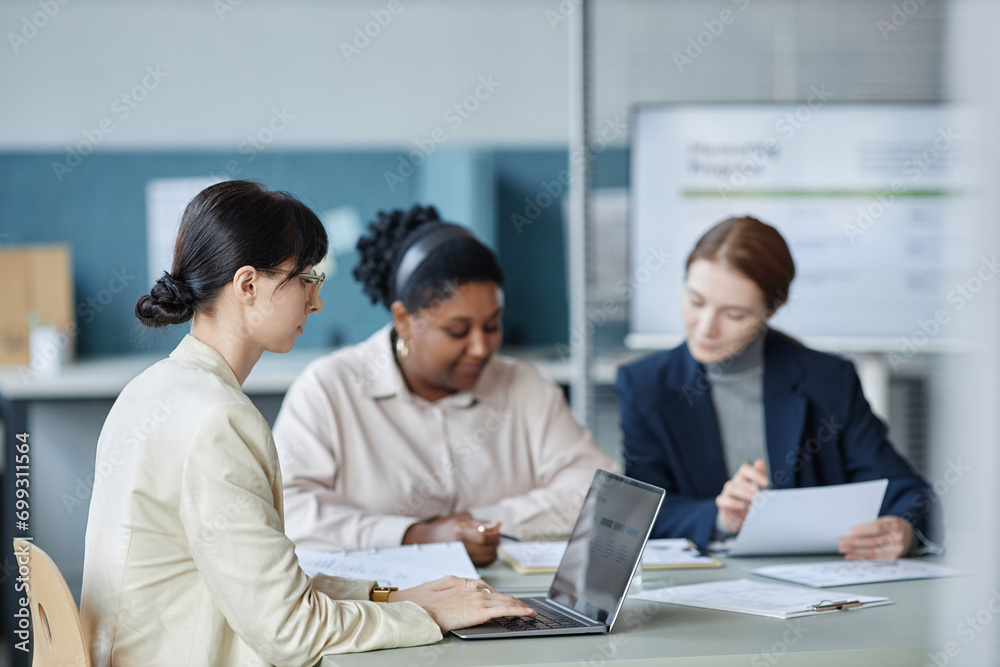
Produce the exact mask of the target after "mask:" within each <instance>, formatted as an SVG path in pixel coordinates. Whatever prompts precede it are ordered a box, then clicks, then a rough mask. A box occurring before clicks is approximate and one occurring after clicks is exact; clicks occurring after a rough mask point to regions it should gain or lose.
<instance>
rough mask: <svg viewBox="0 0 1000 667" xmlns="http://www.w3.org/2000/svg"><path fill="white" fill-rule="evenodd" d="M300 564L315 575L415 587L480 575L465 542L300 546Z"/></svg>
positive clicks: (399, 586)
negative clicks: (330, 548) (347, 547)
mask: <svg viewBox="0 0 1000 667" xmlns="http://www.w3.org/2000/svg"><path fill="white" fill-rule="evenodd" d="M295 553H296V555H297V556H298V557H299V567H301V568H302V569H303V570H304V571H305V573H306V574H308V575H309V576H310V577H314V576H316V575H317V574H326V575H329V576H332V577H346V578H348V579H367V580H373V581H377V582H378V583H379V584H381V585H382V586H396V587H397V588H411V587H413V586H419V585H420V584H426V583H427V582H429V581H434V580H435V579H440V578H441V577H444V576H446V575H449V574H452V575H455V576H456V577H468V578H470V579H479V572H477V571H476V567H475V566H474V565H473V564H472V561H471V560H469V553H468V552H467V551H466V550H465V545H463V544H462V543H461V542H437V543H434V544H407V545H404V546H398V547H373V548H370V549H350V550H344V551H308V550H305V549H296V551H295Z"/></svg>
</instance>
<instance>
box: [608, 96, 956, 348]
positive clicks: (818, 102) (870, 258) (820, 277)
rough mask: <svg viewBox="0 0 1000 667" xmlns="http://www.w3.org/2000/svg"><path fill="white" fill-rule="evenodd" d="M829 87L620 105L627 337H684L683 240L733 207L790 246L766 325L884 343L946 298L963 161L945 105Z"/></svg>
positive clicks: (861, 343) (949, 297) (653, 342)
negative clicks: (800, 95)
mask: <svg viewBox="0 0 1000 667" xmlns="http://www.w3.org/2000/svg"><path fill="white" fill-rule="evenodd" d="M829 97H830V95H829V93H828V92H826V91H824V90H823V89H821V88H817V89H814V91H813V94H812V96H811V97H810V98H809V100H808V101H807V102H805V103H802V104H788V105H785V104H746V105H733V104H713V105H655V106H640V107H637V108H636V109H635V110H634V113H633V117H632V125H631V132H632V138H631V142H632V144H631V183H632V187H631V194H630V214H629V250H628V252H629V271H630V275H631V276H632V277H633V278H635V280H633V281H632V283H633V289H632V290H631V291H630V294H629V336H628V338H627V342H628V344H629V345H630V346H633V347H663V346H666V345H673V344H677V343H678V342H680V340H682V339H683V323H682V320H681V314H680V298H681V293H682V288H683V280H684V270H685V266H684V264H685V261H686V258H687V255H688V253H689V252H690V251H691V249H692V248H693V247H694V244H695V242H696V241H697V239H698V238H699V237H700V236H701V235H702V234H703V233H704V232H705V231H706V230H707V229H709V228H710V227H711V226H713V225H714V224H716V223H718V222H720V221H722V220H724V219H725V218H729V217H739V216H744V215H752V216H754V217H757V218H759V219H761V220H763V221H764V222H767V223H768V224H771V225H773V226H775V227H777V228H778V230H779V231H780V232H781V233H782V235H783V236H784V237H785V240H786V241H787V242H788V243H789V246H790V247H791V251H792V257H793V258H794V260H795V264H796V277H795V281H794V282H793V283H792V288H791V293H790V298H789V302H788V304H787V305H786V306H785V307H784V308H782V309H781V310H780V311H779V313H778V314H777V315H776V316H775V317H774V319H773V320H772V324H773V326H774V327H775V328H780V329H782V330H784V331H786V332H787V333H789V334H792V335H794V336H797V337H801V338H803V339H805V340H807V341H817V340H824V341H827V342H830V344H835V343H833V342H832V341H839V343H841V344H843V346H844V347H854V348H856V349H872V350H879V349H885V350H891V349H893V348H894V346H898V344H899V341H900V338H901V337H908V336H911V335H912V334H913V333H914V331H915V330H918V329H919V327H920V323H921V322H926V321H927V320H928V318H930V319H934V317H935V314H939V311H941V310H944V311H946V312H949V313H950V312H953V311H954V309H955V301H956V298H955V295H954V294H953V293H950V291H949V290H950V288H952V287H954V286H955V281H956V279H957V277H958V276H957V274H958V272H957V271H956V270H955V267H956V265H957V263H958V261H959V255H960V252H961V251H962V241H961V238H960V235H959V233H958V232H957V227H958V225H956V224H955V220H954V216H955V212H954V211H955V208H956V206H957V204H958V200H959V195H960V192H959V188H958V184H959V183H960V182H962V178H961V171H962V169H963V163H964V162H967V160H965V159H964V158H965V150H964V148H963V146H962V134H963V133H962V129H961V123H960V117H959V115H958V114H957V113H956V112H955V111H954V110H953V109H951V108H950V107H948V106H945V105H935V104H865V105H861V104H835V103H833V102H832V101H829ZM664 255H667V256H669V259H667V260H666V261H658V262H654V261H652V260H651V258H653V257H654V256H655V257H663V256H664ZM946 329H947V327H942V331H940V332H939V335H938V336H937V338H939V339H940V340H936V341H935V342H941V341H943V340H944V339H945V338H946V337H947V331H946Z"/></svg>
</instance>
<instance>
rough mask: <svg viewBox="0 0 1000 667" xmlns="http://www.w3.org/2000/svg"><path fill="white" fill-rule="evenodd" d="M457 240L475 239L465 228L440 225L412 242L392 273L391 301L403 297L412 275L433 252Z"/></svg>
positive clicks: (445, 224) (446, 224)
mask: <svg viewBox="0 0 1000 667" xmlns="http://www.w3.org/2000/svg"><path fill="white" fill-rule="evenodd" d="M459 238H470V239H475V237H474V236H473V235H472V232H470V231H469V230H468V229H466V228H465V227H459V226H458V225H451V224H448V223H442V224H441V226H439V227H438V228H437V229H435V230H433V231H431V232H428V233H426V234H424V235H423V236H421V237H420V238H419V239H417V240H416V241H414V242H413V244H412V245H410V247H409V248H407V249H406V252H404V253H403V256H402V257H401V258H400V260H399V262H398V263H397V264H396V270H395V271H394V272H393V276H394V279H393V288H394V289H395V291H394V293H393V300H397V299H399V298H400V297H401V296H402V295H403V290H404V289H405V288H406V287H408V286H409V282H410V279H411V278H413V274H414V273H416V272H417V269H419V268H420V265H421V264H423V263H424V262H425V261H427V258H428V257H430V256H431V254H432V253H433V252H434V251H435V250H437V249H438V248H440V247H441V246H443V245H444V244H445V243H447V242H448V241H452V240H454V239H459Z"/></svg>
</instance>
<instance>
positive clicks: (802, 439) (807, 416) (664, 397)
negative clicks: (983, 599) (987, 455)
mask: <svg viewBox="0 0 1000 667" xmlns="http://www.w3.org/2000/svg"><path fill="white" fill-rule="evenodd" d="M794 276H795V264H794V262H793V261H792V256H791V253H790V252H789V250H788V246H787V245H786V243H785V241H784V239H783V238H782V237H781V234H779V233H778V231H777V230H776V229H774V228H773V227H771V226H769V225H766V224H764V223H762V222H761V221H759V220H756V219H754V218H749V217H747V218H731V219H728V220H725V221H723V222H721V223H719V224H718V225H716V226H715V227H713V228H712V229H710V230H709V231H708V232H706V233H705V235H704V236H702V238H701V239H700V240H699V241H698V243H697V244H696V245H695V248H694V250H693V251H692V252H691V254H690V255H689V256H688V259H687V275H686V278H685V283H684V293H683V296H682V302H681V310H682V313H683V319H684V327H685V333H686V337H687V340H686V342H685V343H683V344H682V345H680V346H679V347H677V348H675V349H673V350H668V351H666V352H659V353H656V354H653V355H651V356H649V357H646V358H645V359H642V360H640V361H637V362H635V363H633V364H630V365H628V366H625V367H623V368H622V369H621V370H620V371H619V374H618V382H617V393H618V403H619V407H620V409H621V414H622V430H623V431H624V437H625V464H626V469H625V472H626V474H627V475H629V476H631V477H635V478H637V479H641V480H643V481H646V482H649V483H652V484H656V485H658V486H662V487H663V488H665V489H666V490H667V497H666V499H665V500H664V504H663V508H662V510H661V511H660V515H659V517H658V519H657V523H656V526H655V528H654V529H653V537H686V538H688V539H690V540H692V541H694V542H695V543H696V544H698V545H699V546H701V547H705V546H707V545H708V543H709V542H710V541H712V540H718V539H721V538H725V537H728V536H731V535H732V534H734V533H736V532H738V531H739V529H740V527H741V526H742V525H743V520H744V518H745V517H746V513H747V510H748V509H749V507H750V502H751V500H752V499H753V497H754V494H755V493H756V492H757V490H758V489H762V488H766V487H770V488H779V489H780V488H794V487H808V486H822V485H828V484H842V483H847V482H860V481H866V480H873V479H881V478H888V480H889V486H888V489H887V490H886V494H885V500H884V502H883V504H882V508H881V511H880V512H879V514H880V516H879V518H878V519H877V520H875V521H873V522H871V523H868V524H863V525H860V526H856V527H854V528H853V529H852V530H851V531H850V533H849V534H848V535H845V536H844V537H843V538H842V539H841V541H840V551H841V552H842V553H843V554H845V556H846V557H847V558H849V559H879V560H892V559H896V558H899V557H901V556H905V555H906V554H908V553H911V552H919V551H925V550H934V549H936V546H935V545H934V543H933V540H936V539H938V535H937V528H938V527H937V522H936V520H935V518H934V516H933V515H934V514H935V512H934V509H935V505H936V498H935V496H934V493H933V491H932V490H931V489H930V487H929V486H928V485H927V483H926V482H925V481H923V480H922V479H921V478H920V477H919V476H918V475H917V474H916V473H915V472H914V471H913V470H912V469H911V468H910V466H909V465H907V463H906V462H905V461H904V460H903V459H902V458H900V456H899V455H898V454H897V453H896V452H895V451H894V450H893V448H892V445H891V444H890V443H889V440H888V439H887V429H886V426H885V424H883V423H882V421H880V420H879V419H878V417H876V416H875V415H874V414H872V411H871V409H870V408H869V406H868V403H867V401H865V398H864V395H863V393H862V391H861V384H860V382H859V381H858V376H857V373H856V372H855V370H854V366H853V365H852V364H851V363H850V362H849V361H846V360H844V359H842V358H840V357H837V356H834V355H831V354H825V353H823V352H817V351H816V350H811V349H809V348H807V347H805V346H803V345H801V344H800V343H798V342H796V341H794V340H792V339H790V338H789V337H787V336H785V335H783V334H781V333H779V332H777V331H775V330H772V329H769V328H768V326H767V322H768V320H769V319H770V317H771V316H772V315H773V314H774V313H775V311H777V310H778V308H780V307H781V306H782V305H783V304H784V303H785V301H787V299H788V290H789V286H790V285H791V282H792V278H793V277H794ZM751 462H752V463H751Z"/></svg>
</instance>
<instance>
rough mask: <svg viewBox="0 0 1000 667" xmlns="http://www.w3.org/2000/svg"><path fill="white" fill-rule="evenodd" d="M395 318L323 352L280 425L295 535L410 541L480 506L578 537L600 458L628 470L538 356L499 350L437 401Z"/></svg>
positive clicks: (337, 544)
mask: <svg viewBox="0 0 1000 667" xmlns="http://www.w3.org/2000/svg"><path fill="white" fill-rule="evenodd" d="M390 332H391V328H390V327H388V326H387V327H385V328H383V329H381V330H379V331H377V332H376V333H375V334H374V335H372V336H371V337H370V338H369V339H368V340H366V341H364V342H363V343H360V344H358V345H354V346H351V347H348V348H345V349H342V350H338V351H336V352H333V353H332V354H329V355H327V356H325V357H323V358H321V359H318V360H316V361H314V362H313V363H312V364H310V365H309V366H308V367H307V368H306V370H305V371H304V372H303V373H302V375H300V376H299V377H298V378H297V379H296V380H295V382H294V383H293V384H292V386H291V388H290V389H289V390H288V393H287V394H286V395H285V400H284V403H283V404H282V407H281V412H280V413H279V415H278V419H277V421H276V423H275V426H274V435H275V441H276V443H277V446H278V456H279V457H280V459H281V470H282V475H283V477H284V487H285V518H286V522H287V523H286V530H287V532H288V536H289V537H290V538H291V539H292V540H293V541H294V542H295V543H296V545H297V546H300V547H303V548H308V549H338V548H361V547H373V546H389V545H394V544H400V543H401V542H402V539H403V534H404V533H405V532H406V529H407V528H408V527H409V526H411V525H413V524H414V523H415V522H417V521H422V520H425V519H431V518H433V517H436V516H439V515H442V514H450V513H453V512H460V511H467V512H469V513H471V514H472V516H473V517H474V518H476V519H481V520H483V521H493V520H496V521H500V522H501V526H500V530H501V531H503V532H504V533H508V534H512V535H515V536H517V537H520V538H522V539H554V538H559V537H563V536H565V535H567V534H568V533H569V531H570V530H571V529H572V527H573V523H574V522H575V521H576V516H577V513H578V512H579V510H580V504H581V502H582V500H583V495H584V494H585V493H586V491H587V488H588V487H589V485H590V481H591V479H592V478H593V476H594V471H595V470H597V469H598V468H605V469H613V470H614V469H617V466H616V465H615V463H614V462H612V461H611V459H610V458H608V457H607V456H606V455H605V454H604V453H603V452H601V450H600V449H599V448H598V447H597V445H596V444H595V443H594V440H593V438H592V437H591V435H590V432H589V431H588V430H587V429H585V428H583V427H581V426H580V425H579V424H578V423H577V422H576V421H575V420H574V418H573V415H572V413H571V412H570V411H569V408H568V407H567V405H566V401H565V398H564V397H563V393H562V391H561V390H560V389H559V387H557V386H556V385H554V384H553V383H551V382H549V381H548V380H546V379H544V378H543V377H542V376H541V375H539V373H538V371H536V370H535V368H534V367H533V366H531V365H530V364H528V363H525V362H522V361H518V360H516V359H511V358H508V357H503V356H499V355H494V356H493V358H492V359H491V361H490V362H489V363H488V364H487V366H486V368H485V369H484V370H483V374H482V376H481V377H480V378H479V381H478V382H477V384H476V386H475V387H474V388H473V389H472V390H471V391H463V392H458V393H455V394H452V395H450V396H446V397H444V398H442V399H440V400H438V401H436V402H433V403H431V402H428V401H426V400H424V399H423V398H421V397H419V396H416V395H415V394H413V393H412V392H411V391H410V390H409V389H408V388H407V386H406V383H405V381H404V380H403V376H402V373H401V372H400V370H399V367H398V366H397V364H396V361H395V359H394V356H393V352H392V349H391V337H390Z"/></svg>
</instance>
